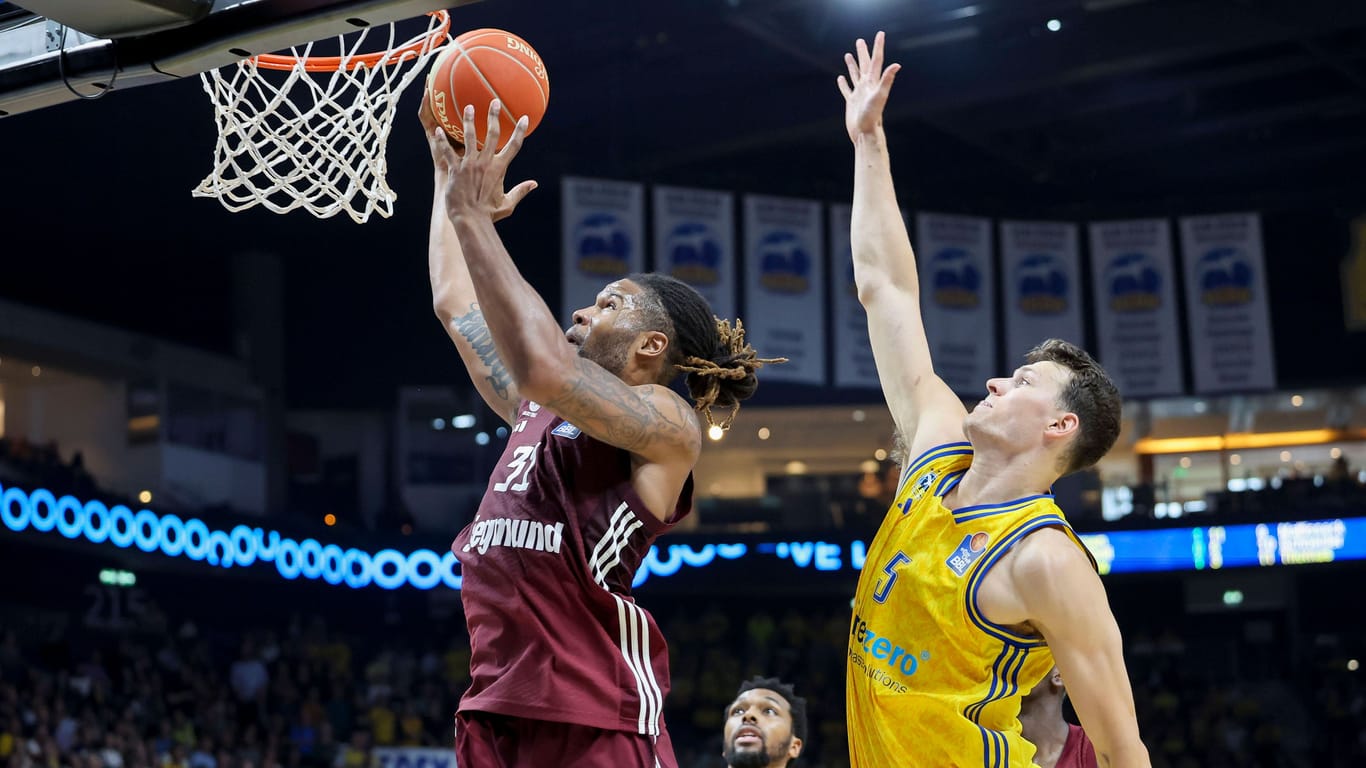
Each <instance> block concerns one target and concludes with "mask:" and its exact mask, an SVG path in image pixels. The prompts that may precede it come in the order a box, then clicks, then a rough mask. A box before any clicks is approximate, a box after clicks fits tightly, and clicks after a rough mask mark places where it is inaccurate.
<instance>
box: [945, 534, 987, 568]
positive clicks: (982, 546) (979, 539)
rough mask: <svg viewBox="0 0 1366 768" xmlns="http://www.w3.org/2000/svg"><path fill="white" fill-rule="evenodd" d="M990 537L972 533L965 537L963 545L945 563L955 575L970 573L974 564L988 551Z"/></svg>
mask: <svg viewBox="0 0 1366 768" xmlns="http://www.w3.org/2000/svg"><path fill="white" fill-rule="evenodd" d="M988 540H989V537H988V536H987V535H986V534H985V533H981V532H978V533H970V534H968V535H967V536H964V537H963V543H962V544H959V545H958V549H957V550H956V551H955V552H954V553H953V554H952V555H950V556H949V559H948V560H945V561H944V564H945V565H947V566H948V567H949V568H950V569H951V570H952V571H953V572H954V573H956V574H958V575H959V576H962V575H963V574H965V573H967V572H968V569H969V568H971V567H972V564H973V563H975V562H977V560H978V559H979V558H981V557H982V555H983V554H984V553H985V552H986V551H987V541H988Z"/></svg>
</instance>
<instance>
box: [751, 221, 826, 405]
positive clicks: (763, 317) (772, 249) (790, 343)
mask: <svg viewBox="0 0 1366 768" xmlns="http://www.w3.org/2000/svg"><path fill="white" fill-rule="evenodd" d="M744 206H745V296H746V306H745V314H744V320H745V328H746V330H747V333H746V338H747V339H748V340H749V342H750V343H751V344H753V345H754V348H755V349H756V350H758V352H759V354H760V356H762V357H786V358H787V359H788V362H787V363H786V364H784V365H775V366H773V367H771V368H765V369H764V372H763V378H764V381H795V382H802V383H807V384H824V383H825V313H824V311H823V309H824V301H823V299H824V296H825V277H824V276H825V257H824V250H823V249H822V247H821V246H822V243H821V204H820V203H819V202H816V201H814V200H796V199H792V198H784V197H764V196H760V195H746V196H745V199H744Z"/></svg>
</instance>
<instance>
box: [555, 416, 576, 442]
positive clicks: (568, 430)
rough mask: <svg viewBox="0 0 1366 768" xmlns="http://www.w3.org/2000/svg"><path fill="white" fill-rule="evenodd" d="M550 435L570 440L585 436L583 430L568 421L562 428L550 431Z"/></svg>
mask: <svg viewBox="0 0 1366 768" xmlns="http://www.w3.org/2000/svg"><path fill="white" fill-rule="evenodd" d="M550 433H551V434H552V435H559V436H560V437H567V438H569V439H570V440H573V439H574V438H576V437H578V436H579V435H581V434H583V430H582V429H579V428H578V427H576V426H574V425H573V424H570V423H569V422H567V421H566V422H564V423H563V424H561V425H560V426H558V427H555V428H554V429H552V430H550Z"/></svg>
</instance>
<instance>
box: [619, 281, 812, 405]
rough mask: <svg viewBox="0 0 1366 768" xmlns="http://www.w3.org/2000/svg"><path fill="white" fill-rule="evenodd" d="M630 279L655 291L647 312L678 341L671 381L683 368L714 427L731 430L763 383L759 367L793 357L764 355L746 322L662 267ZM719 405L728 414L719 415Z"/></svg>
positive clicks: (694, 396) (690, 388)
mask: <svg viewBox="0 0 1366 768" xmlns="http://www.w3.org/2000/svg"><path fill="white" fill-rule="evenodd" d="M630 280H631V282H633V283H635V284H636V285H639V286H641V287H642V288H644V289H645V290H646V291H648V292H649V294H650V298H651V301H650V302H649V305H648V306H647V307H646V311H647V313H648V314H649V315H651V316H652V318H653V319H654V320H655V321H656V322H657V323H658V324H659V325H660V326H661V329H662V330H663V331H664V332H665V333H666V334H668V336H669V340H670V341H671V342H672V343H671V344H670V351H669V355H668V359H667V360H666V362H667V363H668V365H667V366H666V373H665V377H666V378H667V381H672V380H673V378H674V376H676V375H678V374H679V373H685V374H687V379H686V383H687V385H688V394H689V395H690V396H691V397H692V399H693V408H694V409H695V410H697V411H698V412H699V413H701V414H702V417H703V418H705V419H706V421H707V425H708V426H720V427H721V428H722V429H729V428H730V425H731V422H733V421H734V420H735V414H736V413H738V412H739V411H740V403H741V402H743V401H744V400H748V399H749V398H750V397H751V396H752V395H753V394H754V390H755V389H756V388H758V386H759V380H758V378H757V377H756V376H755V375H754V374H755V371H758V370H759V369H760V368H762V367H763V366H765V365H768V364H771V363H785V362H787V358H784V357H774V358H762V357H759V356H758V354H757V353H756V352H755V351H754V348H753V347H751V346H749V345H748V344H746V343H745V328H744V325H743V324H741V322H740V321H739V320H736V321H735V325H734V326H732V325H731V324H730V323H729V322H727V321H725V320H722V319H720V318H718V317H716V316H715V315H713V314H712V312H711V306H710V305H709V304H707V300H706V299H705V298H703V297H702V294H700V293H698V292H697V290H696V289H694V288H693V287H692V286H690V285H688V284H687V283H685V282H683V281H682V280H679V279H677V278H675V277H670V276H669V275H663V274H660V273H658V272H648V273H643V274H635V275H631V276H630ZM667 381H666V383H667ZM714 410H724V411H726V412H727V413H726V415H725V416H724V418H722V419H720V420H718V419H717V418H716V416H715V414H714V413H713V411H714Z"/></svg>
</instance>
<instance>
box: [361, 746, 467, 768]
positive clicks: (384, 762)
mask: <svg viewBox="0 0 1366 768" xmlns="http://www.w3.org/2000/svg"><path fill="white" fill-rule="evenodd" d="M370 768H455V750H454V749H428V748H423V747H375V750H374V751H373V752H371V753H370Z"/></svg>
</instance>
